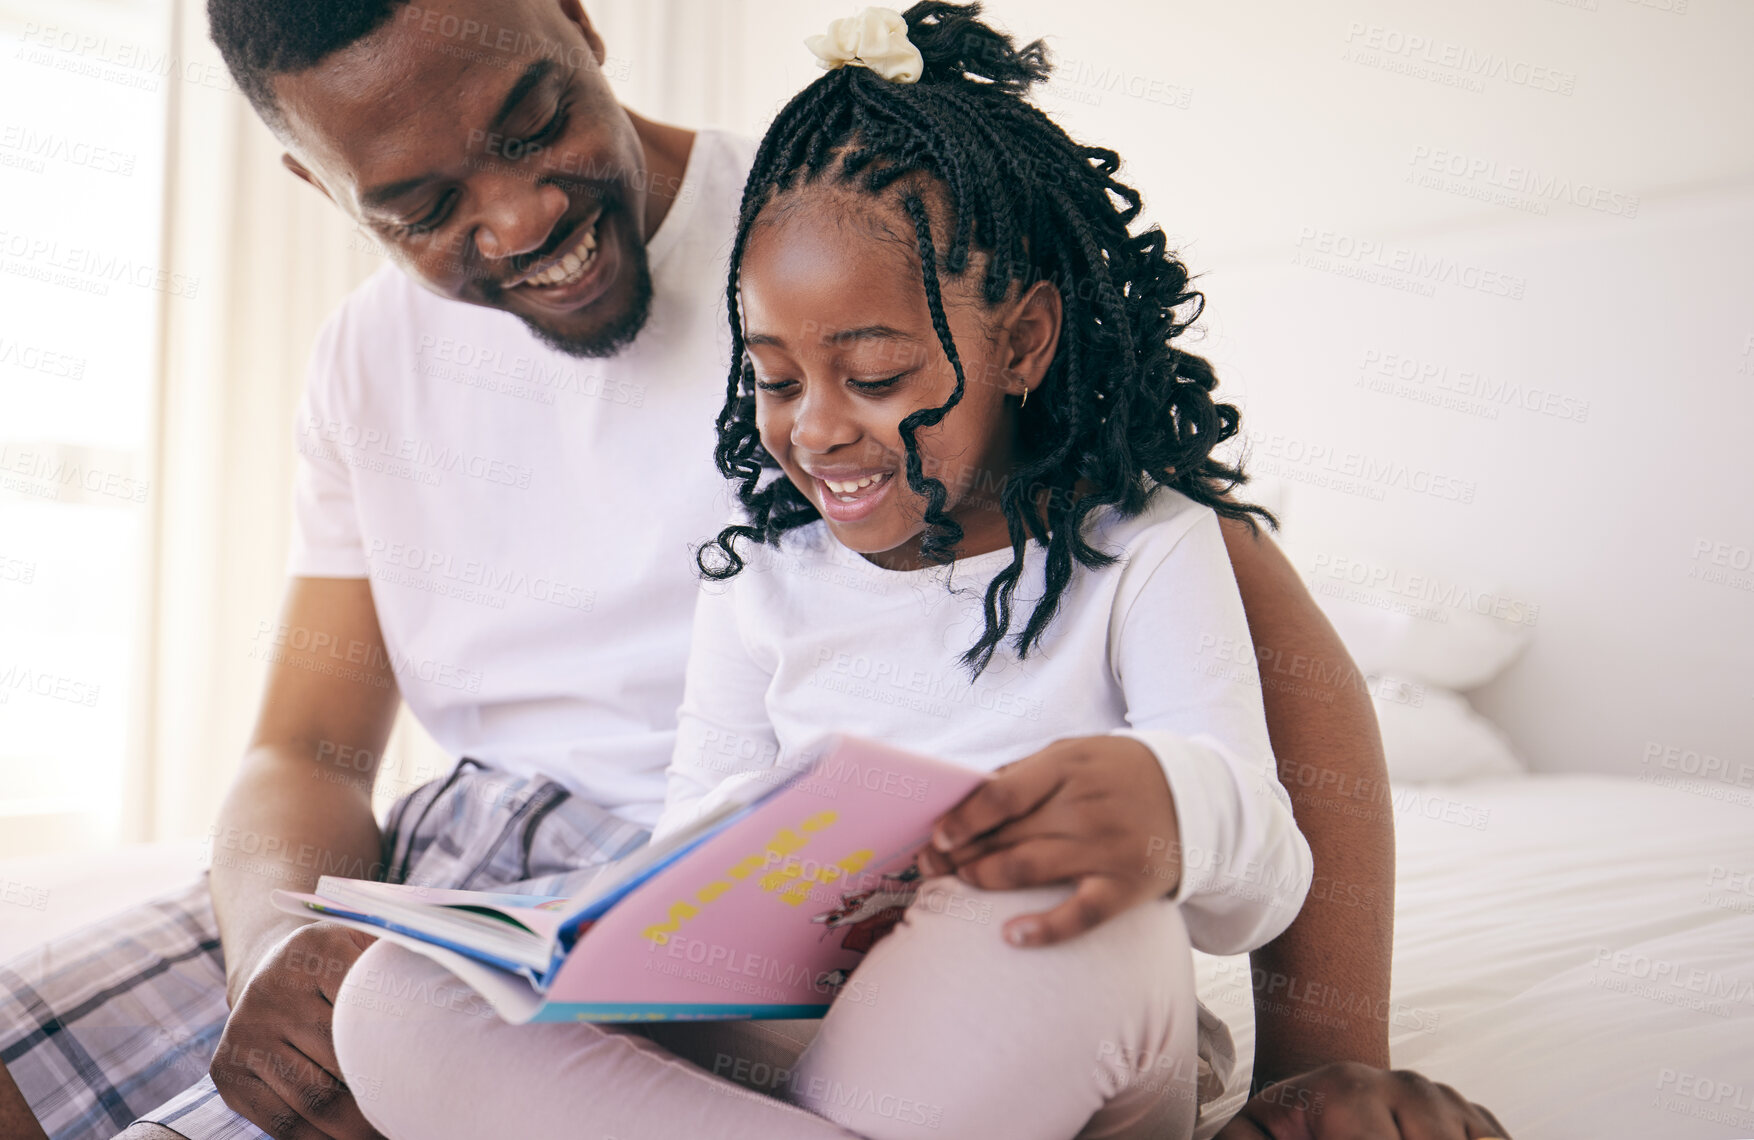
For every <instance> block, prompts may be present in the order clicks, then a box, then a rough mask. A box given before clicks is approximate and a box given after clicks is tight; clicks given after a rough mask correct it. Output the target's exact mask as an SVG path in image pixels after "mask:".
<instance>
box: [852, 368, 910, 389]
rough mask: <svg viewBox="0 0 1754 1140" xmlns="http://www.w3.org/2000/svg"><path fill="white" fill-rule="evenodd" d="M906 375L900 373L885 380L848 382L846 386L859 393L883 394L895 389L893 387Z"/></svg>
mask: <svg viewBox="0 0 1754 1140" xmlns="http://www.w3.org/2000/svg"><path fill="white" fill-rule="evenodd" d="M906 375H907V373H905V372H902V373H898V374H896V375H894V376H891V377H889V378H888V379H886V380H848V381H847V384H848V386H850V387H852V388H853V389H854V390H856V391H859V392H885V391H888V390H889V389H891V388H893V387H895V385H896V384H897V383H899V382H900V380H901V378H902V377H903V376H906Z"/></svg>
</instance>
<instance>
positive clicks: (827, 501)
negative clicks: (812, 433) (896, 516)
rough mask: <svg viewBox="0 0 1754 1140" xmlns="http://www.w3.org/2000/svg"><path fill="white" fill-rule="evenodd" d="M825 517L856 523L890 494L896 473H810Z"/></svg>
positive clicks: (815, 495) (884, 471) (816, 496)
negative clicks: (890, 485)
mask: <svg viewBox="0 0 1754 1140" xmlns="http://www.w3.org/2000/svg"><path fill="white" fill-rule="evenodd" d="M806 474H807V475H809V477H810V482H811V484H812V485H813V488H812V489H813V490H815V492H816V493H815V494H814V495H813V496H811V497H812V498H814V499H815V500H816V502H817V505H818V507H819V508H820V509H821V511H822V514H823V515H824V516H825V517H826V518H828V519H829V520H830V521H832V522H838V523H852V522H858V521H859V520H860V519H863V518H865V517H866V516H867V515H869V514H870V513H871V512H872V511H874V510H876V509H877V505H878V504H879V503H880V502H882V501H883V500H884V499H885V498H886V497H888V494H889V484H890V483H891V481H892V478H891V477H892V476H893V475H894V474H895V473H894V472H893V471H889V470H880V471H825V472H820V473H819V472H815V471H808V472H806Z"/></svg>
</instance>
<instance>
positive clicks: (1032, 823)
mask: <svg viewBox="0 0 1754 1140" xmlns="http://www.w3.org/2000/svg"><path fill="white" fill-rule="evenodd" d="M1177 839H1178V830H1177V827H1176V820H1175V800H1174V798H1173V797H1172V796H1171V795H1170V791H1169V781H1168V780H1167V779H1165V778H1164V775H1163V767H1162V766H1161V765H1160V764H1159V763H1158V762H1157V757H1156V756H1155V755H1154V754H1153V753H1152V751H1151V750H1150V749H1149V748H1147V747H1145V746H1144V745H1143V744H1141V743H1139V742H1138V741H1137V740H1134V739H1132V738H1130V737H1125V736H1084V737H1075V738H1073V739H1070V740H1060V741H1056V742H1054V743H1053V744H1050V745H1048V746H1047V747H1046V748H1044V749H1042V750H1041V751H1040V752H1037V753H1035V754H1034V755H1032V756H1026V757H1024V758H1023V759H1022V760H1018V761H1016V762H1015V763H1011V764H1007V765H1005V766H1004V767H1003V768H1000V769H999V770H998V771H997V772H996V773H994V775H993V778H992V779H990V780H988V781H987V782H986V783H984V784H982V785H981V786H980V787H979V788H976V789H975V790H974V791H972V792H970V793H969V794H968V796H967V798H966V799H964V800H963V801H962V802H961V803H960V804H957V805H956V806H955V807H954V808H951V809H950V811H948V812H946V813H945V814H944V817H943V818H942V819H940V820H939V821H938V826H937V827H936V828H935V829H934V830H933V832H932V844H931V846H930V847H928V848H926V850H925V851H923V852H922V853H921V855H920V859H919V862H920V870H921V871H922V872H923V873H925V874H928V875H947V874H951V873H954V874H955V875H956V876H957V877H958V878H960V879H962V880H963V881H964V882H967V883H970V884H972V885H974V886H977V887H981V888H983V889H985V890H1009V889H1012V888H1016V887H1035V886H1045V885H1047V884H1049V883H1063V882H1068V881H1076V882H1077V884H1078V889H1077V891H1076V892H1075V893H1074V894H1073V895H1072V897H1071V898H1069V899H1067V900H1066V901H1065V902H1063V903H1061V904H1060V905H1059V906H1057V907H1055V908H1054V909H1052V910H1050V911H1047V912H1046V913H1044V914H1029V915H1022V916H1020V917H1018V918H1014V919H1012V920H1011V921H1010V922H1008V923H1006V924H1005V940H1006V941H1007V942H1010V943H1012V944H1013V945H1016V946H1050V945H1052V944H1053V943H1055V942H1063V941H1065V940H1066V939H1068V938H1072V937H1074V936H1076V935H1079V934H1082V933H1083V932H1084V931H1086V930H1089V929H1090V928H1091V927H1093V926H1096V925H1097V924H1099V923H1101V922H1104V921H1106V920H1108V919H1110V918H1113V917H1114V916H1115V915H1117V914H1119V913H1120V912H1121V911H1123V910H1126V909H1127V908H1128V907H1130V906H1133V905H1135V904H1137V903H1141V902H1145V901H1147V900H1150V899H1157V898H1162V897H1163V896H1164V895H1167V894H1169V893H1170V892H1171V891H1173V890H1175V888H1176V884H1177V883H1179V882H1180V881H1181V844H1180V843H1178V842H1177Z"/></svg>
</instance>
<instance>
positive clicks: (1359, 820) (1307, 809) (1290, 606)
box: [1224, 522, 1395, 1083]
mask: <svg viewBox="0 0 1754 1140" xmlns="http://www.w3.org/2000/svg"><path fill="white" fill-rule="evenodd" d="M1224 531H1225V542H1226V545H1227V547H1228V548H1229V550H1230V554H1231V562H1232V566H1233V567H1234V569H1235V570H1236V577H1237V585H1238V587H1239V589H1240V590H1241V592H1242V596H1243V604H1244V608H1245V609H1246V610H1247V612H1248V620H1249V633H1250V636H1251V638H1252V639H1253V641H1254V643H1255V652H1256V660H1257V662H1258V664H1259V668H1260V674H1261V691H1262V696H1263V699H1264V703H1265V706H1266V713H1267V729H1268V733H1269V735H1270V736H1271V738H1272V743H1273V754H1274V756H1275V757H1276V758H1277V760H1278V767H1279V780H1280V782H1281V783H1283V784H1284V785H1285V788H1286V790H1287V791H1288V792H1290V794H1291V803H1292V809H1293V812H1294V813H1295V815H1296V817H1297V824H1298V827H1299V828H1300V829H1302V831H1303V834H1304V837H1305V838H1306V839H1307V840H1308V841H1309V846H1310V851H1311V853H1312V854H1313V855H1314V857H1315V879H1314V883H1313V885H1312V886H1311V889H1310V893H1309V897H1308V899H1307V900H1306V901H1305V903H1304V906H1303V910H1302V911H1301V912H1300V913H1299V914H1298V917H1297V920H1296V921H1295V922H1293V923H1292V924H1291V926H1290V927H1289V928H1288V929H1287V930H1286V931H1285V932H1284V933H1283V934H1281V935H1280V936H1279V937H1278V938H1277V939H1275V940H1274V941H1273V942H1271V943H1269V944H1267V945H1266V946H1264V947H1262V948H1261V949H1259V950H1257V951H1255V952H1254V953H1253V954H1252V955H1251V956H1250V964H1251V966H1252V975H1253V981H1254V991H1255V1075H1256V1081H1257V1083H1260V1082H1263V1081H1273V1080H1277V1079H1280V1078H1283V1077H1288V1076H1291V1075H1293V1074H1295V1073H1299V1072H1302V1071H1304V1070H1306V1069H1310V1068H1314V1067H1316V1066H1319V1065H1324V1064H1328V1063H1330V1062H1335V1061H1361V1062H1364V1063H1365V1064H1369V1065H1376V1066H1386V1065H1387V1064H1388V1063H1389V1049H1388V1039H1389V1036H1388V1035H1389V1018H1388V1012H1389V962H1390V956H1391V955H1392V953H1393V950H1394V910H1395V836H1394V817H1393V812H1392V808H1391V803H1390V800H1389V799H1388V795H1387V791H1388V785H1387V779H1388V776H1387V770H1386V766H1385V764H1384V762H1383V754H1382V743H1381V739H1380V737H1379V735H1378V732H1377V725H1376V713H1375V710H1374V709H1373V708H1372V707H1371V703H1370V695H1369V693H1368V692H1367V691H1366V688H1365V685H1364V681H1363V678H1362V676H1361V675H1360V674H1359V673H1358V671H1357V669H1356V668H1355V667H1354V666H1353V664H1352V659H1351V657H1350V656H1349V655H1348V654H1347V652H1346V648H1345V646H1344V644H1342V643H1341V641H1340V638H1339V635H1337V634H1336V633H1335V632H1334V630H1333V627H1332V626H1330V625H1329V624H1328V622H1327V619H1326V618H1325V617H1323V616H1322V613H1321V611H1320V610H1319V609H1318V608H1317V607H1316V605H1315V603H1314V601H1313V600H1312V599H1311V598H1310V596H1309V592H1308V590H1307V589H1305V587H1304V585H1303V582H1302V580H1301V579H1300V578H1299V577H1298V576H1297V572H1296V570H1295V569H1294V568H1293V567H1292V566H1291V564H1290V562H1288V561H1287V560H1286V559H1285V556H1284V555H1283V554H1282V553H1281V552H1280V551H1279V549H1278V547H1277V546H1275V545H1274V544H1273V542H1272V541H1271V540H1270V539H1268V538H1267V537H1266V536H1265V535H1259V536H1256V535H1251V534H1250V533H1249V532H1248V530H1247V528H1246V527H1243V526H1240V525H1239V524H1234V523H1229V522H1226V523H1225V526H1224Z"/></svg>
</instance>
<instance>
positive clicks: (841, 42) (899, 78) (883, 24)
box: [804, 8, 926, 83]
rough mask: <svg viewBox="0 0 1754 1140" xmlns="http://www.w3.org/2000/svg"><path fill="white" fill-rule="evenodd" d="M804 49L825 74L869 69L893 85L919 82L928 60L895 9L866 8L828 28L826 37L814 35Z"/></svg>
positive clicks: (831, 24) (905, 22)
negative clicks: (851, 67)
mask: <svg viewBox="0 0 1754 1140" xmlns="http://www.w3.org/2000/svg"><path fill="white" fill-rule="evenodd" d="M804 46H805V47H807V48H809V49H810V50H811V51H812V52H814V53H815V55H816V63H817V66H819V67H821V68H822V70H824V71H833V70H834V69H835V68H837V67H845V66H846V65H847V64H849V63H850V64H853V65H854V66H856V67H868V68H870V69H871V70H872V71H875V72H876V73H877V74H878V75H881V76H882V77H883V78H885V79H887V80H889V81H890V82H891V83H918V82H919V81H920V76H921V75H922V74H924V73H925V70H926V60H925V57H924V56H922V55H921V54H920V49H919V48H917V47H915V46H914V45H913V41H911V40H909V39H908V38H907V20H906V19H904V18H903V17H902V14H901V13H900V12H897V11H896V10H895V9H894V8H866V9H865V10H864V11H862V12H860V13H859V14H858V15H857V16H847V17H844V18H842V19H839V20H835V21H833V22H832V23H830V24H829V25H828V31H827V33H826V34H824V35H820V36H811V37H810V38H809V39H807V40H805V41H804Z"/></svg>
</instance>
